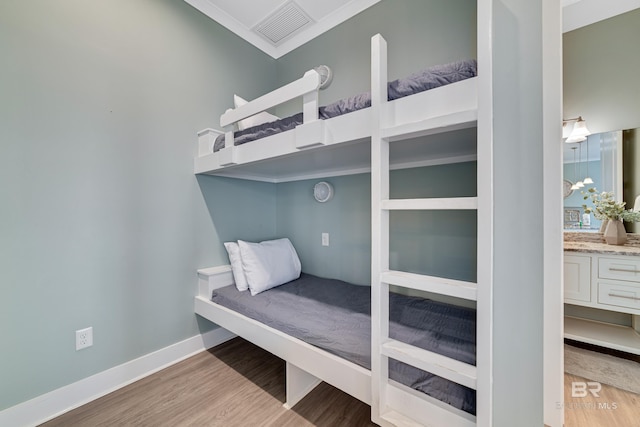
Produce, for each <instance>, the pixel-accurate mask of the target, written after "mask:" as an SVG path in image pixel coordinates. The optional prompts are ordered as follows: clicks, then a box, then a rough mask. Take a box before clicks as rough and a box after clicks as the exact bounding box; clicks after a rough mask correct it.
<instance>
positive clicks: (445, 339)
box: [212, 273, 476, 415]
mask: <svg viewBox="0 0 640 427" xmlns="http://www.w3.org/2000/svg"><path fill="white" fill-rule="evenodd" d="M212 301H213V302H214V303H216V304H219V305H221V306H224V307H227V308H229V309H231V310H233V311H236V312H238V313H241V314H243V315H245V316H247V317H249V318H252V319H254V320H257V321H259V322H261V323H264V324H266V325H268V326H270V327H272V328H274V329H278V330H280V331H282V332H284V333H286V334H288V335H290V336H293V337H295V338H298V339H300V340H303V341H305V342H307V343H309V344H311V345H314V346H316V347H319V348H321V349H323V350H326V351H328V352H329V353H332V354H335V355H337V356H340V357H342V358H344V359H346V360H349V361H351V362H353V363H355V364H358V365H360V366H362V367H364V368H366V369H371V288H370V287H368V286H358V285H353V284H349V283H346V282H343V281H340V280H334V279H325V278H320V277H316V276H313V275H310V274H305V273H303V274H302V275H301V276H300V278H299V279H297V280H294V281H292V282H289V283H287V284H284V285H282V286H278V287H276V288H273V289H270V290H268V291H266V292H262V293H260V294H258V295H255V296H251V294H250V293H249V292H239V291H238V290H237V289H236V287H235V286H234V285H231V286H226V287H224V288H220V289H216V290H215V291H213V294H212ZM389 309H390V317H389V335H390V337H391V338H393V339H396V340H398V341H402V342H405V343H408V344H411V345H414V346H416V347H420V348H423V349H426V350H429V351H432V352H434V353H438V354H441V355H443V356H447V357H451V358H453V359H456V360H459V361H461V362H465V363H468V364H471V365H475V363H476V311H475V310H474V309H470V308H465V307H459V306H454V305H450V304H445V303H441V302H436V301H432V300H428V299H424V298H418V297H408V296H404V295H399V294H395V293H390V295H389ZM389 377H390V378H391V379H392V380H394V381H397V382H399V383H401V384H404V385H406V386H409V387H411V388H414V389H416V390H419V391H421V392H423V393H426V394H427V395H429V396H431V397H433V398H435V399H438V400H440V401H443V402H446V403H448V404H449V405H451V406H453V407H455V408H458V409H461V410H463V411H466V412H468V413H470V414H473V415H475V411H476V394H475V390H472V389H469V388H467V387H464V386H462V385H460V384H457V383H454V382H452V381H449V380H447V379H444V378H441V377H438V376H436V375H433V374H431V373H428V372H424V371H422V370H419V369H417V368H414V367H413V366H409V365H406V364H404V363H401V362H399V361H396V360H392V359H390V361H389Z"/></svg>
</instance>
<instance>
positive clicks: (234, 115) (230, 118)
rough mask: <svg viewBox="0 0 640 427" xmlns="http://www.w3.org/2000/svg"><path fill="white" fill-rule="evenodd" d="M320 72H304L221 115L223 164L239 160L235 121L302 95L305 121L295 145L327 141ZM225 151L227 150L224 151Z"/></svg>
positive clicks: (303, 146)
mask: <svg viewBox="0 0 640 427" xmlns="http://www.w3.org/2000/svg"><path fill="white" fill-rule="evenodd" d="M320 82H321V79H320V74H318V72H317V71H315V70H309V71H307V72H306V73H304V75H303V76H302V77H301V78H300V79H298V80H296V81H294V82H291V83H289V84H287V85H285V86H282V87H281V88H278V89H276V90H274V91H272V92H269V93H267V94H265V95H262V96H261V97H259V98H256V99H254V100H253V101H250V102H247V103H246V104H245V105H242V106H240V107H237V108H235V109H231V110H228V111H227V112H225V113H224V114H223V115H222V116H220V126H222V127H223V128H224V129H225V145H224V148H223V149H222V150H220V152H221V153H220V155H221V156H222V160H221V162H220V164H221V166H228V165H233V164H236V163H237V159H236V157H235V153H234V152H233V151H234V150H233V149H234V142H233V128H234V126H233V125H234V124H236V123H238V122H239V121H241V120H243V119H246V118H248V117H251V116H253V115H255V114H258V113H261V112H263V111H266V110H268V109H270V108H273V107H276V106H278V105H280V104H283V103H285V102H288V101H292V100H294V99H297V98H300V97H302V116H303V123H302V124H301V125H299V126H297V127H296V129H295V131H294V132H295V133H296V138H295V141H296V147H297V148H306V147H311V146H315V145H320V144H322V143H323V140H324V129H323V124H322V121H321V120H320V119H319V118H318V108H319V107H320V106H319V104H318V92H319V90H320ZM225 150H226V151H225Z"/></svg>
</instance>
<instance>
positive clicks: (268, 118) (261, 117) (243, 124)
mask: <svg viewBox="0 0 640 427" xmlns="http://www.w3.org/2000/svg"><path fill="white" fill-rule="evenodd" d="M246 103H247V101H245V100H244V99H242V98H240V97H239V96H238V95H233V104H234V105H235V107H236V108H238V107H240V106H242V105H245V104H246ZM276 120H280V117H276V116H274V115H273V114H269V113H267V112H266V111H263V112H262V113H258V114H255V115H253V116H251V117H247V118H246V119H244V120H240V121H239V122H238V130H245V129H247V128H250V127H253V126H258V125H261V124H264V123H269V122H274V121H276Z"/></svg>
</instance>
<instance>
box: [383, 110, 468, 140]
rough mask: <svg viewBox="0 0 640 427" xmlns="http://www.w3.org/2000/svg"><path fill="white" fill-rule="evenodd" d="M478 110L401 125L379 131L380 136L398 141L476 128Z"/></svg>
mask: <svg viewBox="0 0 640 427" xmlns="http://www.w3.org/2000/svg"><path fill="white" fill-rule="evenodd" d="M477 122H478V110H477V109H473V110H465V111H458V112H455V113H451V114H445V115H443V116H436V117H431V118H428V119H425V120H420V121H417V122H411V123H403V124H399V125H396V126H390V127H387V128H383V129H381V130H380V136H381V137H382V138H387V139H389V140H390V141H399V140H403V139H409V138H417V137H420V136H426V135H432V134H436V133H442V132H449V131H454V130H459V129H466V128H470V127H474V126H476V123H477Z"/></svg>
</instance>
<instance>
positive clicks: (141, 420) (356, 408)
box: [43, 338, 375, 427]
mask: <svg viewBox="0 0 640 427" xmlns="http://www.w3.org/2000/svg"><path fill="white" fill-rule="evenodd" d="M284 371H285V365H284V362H283V361H282V360H280V359H278V358H277V357H275V356H273V355H271V354H270V353H268V352H266V351H264V350H262V349H261V348H258V347H256V346H254V345H253V344H251V343H249V342H247V341H244V340H242V339H240V338H235V339H233V340H231V341H229V342H226V343H224V344H222V345H220V346H217V347H215V348H213V349H211V350H209V351H205V352H202V353H199V354H197V355H195V356H193V357H191V358H189V359H187V360H185V361H183V362H180V363H177V364H176V365H173V366H171V367H169V368H167V369H164V370H162V371H160V372H157V373H155V374H153V375H151V376H149V377H147V378H144V379H142V380H140V381H137V382H135V383H133V384H131V385H129V386H127V387H124V388H122V389H120V390H117V391H115V392H113V393H111V394H109V395H107V396H104V397H102V398H100V399H98V400H95V401H93V402H91V403H88V404H87V405H84V406H82V407H80V408H78V409H75V410H73V411H71V412H68V413H66V414H64V415H62V416H60V417H58V418H56V419H54V420H51V421H49V422H47V423H45V424H43V426H46V427H54V426H61V427H62V426H64V427H69V426H74V427H75V426H86V427H97V426H109V427H111V426H153V427H159V426H171V427H174V426H176V427H177V426H199V427H200V426H224V427H232V426H246V427H250V426H261V427H262V426H265V427H266V426H273V427H276V426H277V427H305V426H321V427H334V426H354V427H359V426H374V425H375V424H373V423H371V421H370V418H371V417H370V412H371V409H370V407H369V406H368V405H366V404H364V403H362V402H360V401H359V400H357V399H354V398H352V397H351V396H349V395H347V394H345V393H343V392H341V391H340V390H338V389H336V388H334V387H331V386H329V385H328V384H326V383H322V384H320V385H319V386H318V387H316V388H315V389H314V390H313V391H312V392H311V393H310V394H309V395H307V397H306V398H305V399H304V400H303V401H301V402H299V403H298V404H297V405H296V406H295V407H294V408H293V409H292V410H286V409H284V408H283V407H282V404H283V403H284V402H285V385H284V384H285V382H284Z"/></svg>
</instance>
